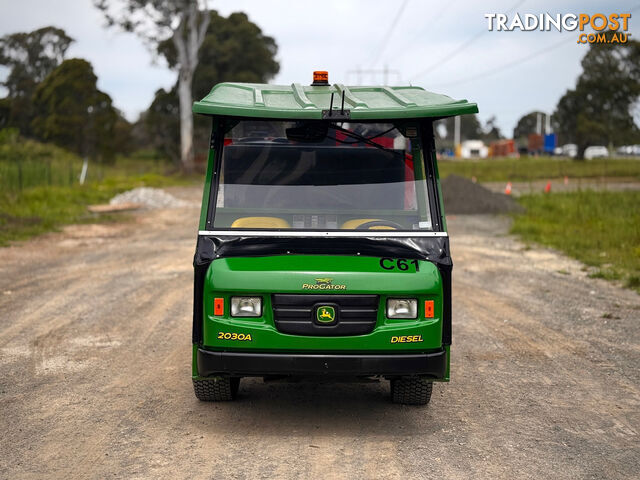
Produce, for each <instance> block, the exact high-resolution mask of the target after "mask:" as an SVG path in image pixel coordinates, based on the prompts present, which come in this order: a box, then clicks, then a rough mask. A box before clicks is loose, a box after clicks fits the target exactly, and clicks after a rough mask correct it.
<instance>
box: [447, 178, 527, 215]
mask: <svg viewBox="0 0 640 480" xmlns="http://www.w3.org/2000/svg"><path fill="white" fill-rule="evenodd" d="M441 185H442V195H443V197H444V211H445V212H446V213H447V214H469V213H471V214H473V213H509V212H522V211H523V210H524V208H523V207H522V206H521V205H519V204H518V203H517V202H516V201H515V200H514V199H513V198H511V197H509V196H507V195H504V194H502V193H494V192H492V191H491V190H488V189H486V188H484V187H483V186H482V185H478V184H477V183H473V182H472V181H471V180H468V179H466V178H464V177H460V176H458V175H449V176H448V177H447V178H445V179H443V180H442V181H441Z"/></svg>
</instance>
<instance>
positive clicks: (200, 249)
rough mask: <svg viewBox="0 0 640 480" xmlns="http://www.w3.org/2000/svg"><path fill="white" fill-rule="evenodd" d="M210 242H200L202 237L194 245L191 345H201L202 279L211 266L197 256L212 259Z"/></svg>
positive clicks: (202, 313) (202, 315)
mask: <svg viewBox="0 0 640 480" xmlns="http://www.w3.org/2000/svg"><path fill="white" fill-rule="evenodd" d="M212 246H213V245H212V244H211V243H210V242H202V237H198V241H197V243H196V254H195V256H194V259H193V330H192V334H191V336H192V341H193V343H198V344H201V343H202V320H203V318H204V311H203V295H204V278H205V276H206V275H207V270H208V269H209V265H210V264H211V260H200V261H199V260H198V259H199V255H201V256H202V257H203V258H213V256H214V255H215V254H214V251H213V250H212V249H211V248H212Z"/></svg>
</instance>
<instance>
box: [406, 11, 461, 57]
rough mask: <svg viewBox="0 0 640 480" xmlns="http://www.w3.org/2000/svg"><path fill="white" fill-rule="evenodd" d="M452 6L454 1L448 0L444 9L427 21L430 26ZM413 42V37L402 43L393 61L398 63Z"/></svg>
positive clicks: (420, 34)
mask: <svg viewBox="0 0 640 480" xmlns="http://www.w3.org/2000/svg"><path fill="white" fill-rule="evenodd" d="M453 4H455V1H454V0H450V1H449V2H448V3H447V4H446V5H445V6H444V7H442V8H441V9H440V11H439V12H438V13H437V14H436V15H435V16H434V17H433V18H431V19H428V21H429V22H430V24H432V25H435V23H436V21H438V20H440V18H441V17H442V16H443V15H444V14H445V13H446V12H447V10H449V8H451V6H452V5H453ZM426 31H428V30H423V31H422V32H420V33H419V34H418V35H417V36H418V37H420V36H422V34H423V33H425V32H426ZM429 31H431V30H429ZM414 41H415V37H412V38H410V39H409V41H408V42H404V43H403V44H402V46H401V47H400V48H397V49H396V52H399V53H396V54H395V57H394V60H395V61H398V59H400V58H402V57H404V56H405V55H406V54H407V53H409V50H407V49H405V47H406V46H407V45H410V44H412V43H413V42H414Z"/></svg>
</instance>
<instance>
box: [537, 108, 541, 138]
mask: <svg viewBox="0 0 640 480" xmlns="http://www.w3.org/2000/svg"><path fill="white" fill-rule="evenodd" d="M536 133H537V134H538V135H541V134H542V113H540V112H538V115H537V116H536Z"/></svg>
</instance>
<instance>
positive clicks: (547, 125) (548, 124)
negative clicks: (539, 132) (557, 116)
mask: <svg viewBox="0 0 640 480" xmlns="http://www.w3.org/2000/svg"><path fill="white" fill-rule="evenodd" d="M545 117H546V118H545V120H546V121H545V123H544V133H545V134H546V135H549V134H550V133H552V132H551V115H549V114H548V113H547V114H546V115H545Z"/></svg>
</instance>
